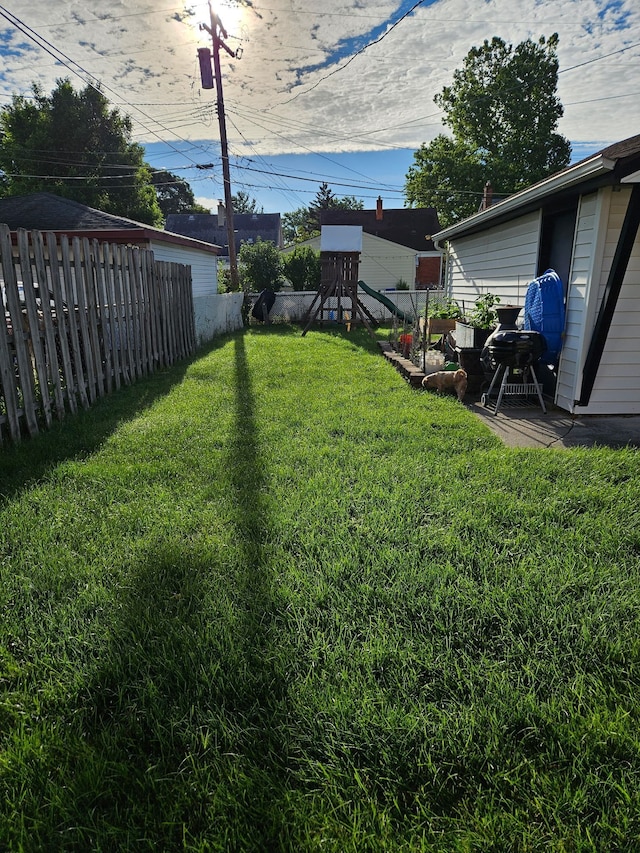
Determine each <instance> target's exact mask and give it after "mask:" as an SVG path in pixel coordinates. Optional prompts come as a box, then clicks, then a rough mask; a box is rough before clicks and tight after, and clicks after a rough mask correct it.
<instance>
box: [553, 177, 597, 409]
mask: <svg viewBox="0 0 640 853" xmlns="http://www.w3.org/2000/svg"><path fill="white" fill-rule="evenodd" d="M609 196H610V190H609V189H605V190H602V191H601V192H600V193H591V194H589V195H587V196H582V197H581V198H580V202H579V204H578V210H577V214H576V228H575V237H574V242H573V256H572V259H571V271H570V273H569V286H568V292H567V303H566V320H565V332H564V340H563V344H562V352H561V354H560V363H559V365H558V384H557V387H556V402H557V404H558V405H559V406H561V407H562V408H563V409H567V410H568V411H572V410H573V408H574V403H575V400H576V398H577V397H578V396H579V394H580V388H579V387H578V386H579V382H581V381H582V365H583V363H584V359H585V358H586V346H588V335H587V336H585V329H591V328H593V323H594V309H593V307H591V306H590V302H591V300H590V294H591V291H592V288H593V287H594V286H595V287H597V286H598V282H599V262H598V261H597V259H598V258H599V257H601V255H602V246H603V244H604V228H603V226H602V224H601V223H606V217H607V211H608V203H609ZM594 281H595V285H594V284H593V282H594ZM585 340H587V344H586V346H585Z"/></svg>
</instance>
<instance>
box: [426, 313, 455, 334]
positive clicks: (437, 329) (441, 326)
mask: <svg viewBox="0 0 640 853" xmlns="http://www.w3.org/2000/svg"><path fill="white" fill-rule="evenodd" d="M455 327H456V321H455V320H445V319H439V318H437V317H428V318H427V338H428V339H429V340H430V339H431V335H446V334H447V332H452V331H453V330H454V329H455Z"/></svg>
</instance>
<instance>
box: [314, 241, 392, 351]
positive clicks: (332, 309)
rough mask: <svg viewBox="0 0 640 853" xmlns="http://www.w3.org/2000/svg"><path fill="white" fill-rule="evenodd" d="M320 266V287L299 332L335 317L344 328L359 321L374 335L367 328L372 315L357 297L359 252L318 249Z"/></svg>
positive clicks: (370, 330) (373, 322)
mask: <svg viewBox="0 0 640 853" xmlns="http://www.w3.org/2000/svg"><path fill="white" fill-rule="evenodd" d="M320 266H321V278H320V287H319V288H318V290H317V292H316V295H315V296H314V297H313V301H312V302H311V305H310V306H309V310H308V311H307V314H306V315H305V318H304V319H305V327H304V329H303V331H302V334H303V335H306V333H307V331H308V330H309V327H310V326H311V325H312V324H313V323H315V322H319V323H323V322H324V321H325V320H329V319H331V320H333V319H335V320H337V321H338V322H346V323H347V326H348V327H350V324H351V323H357V322H358V321H361V322H362V323H363V324H364V325H365V326H366V328H367V329H368V330H369V332H370V334H371V335H372V336H373V337H375V336H374V334H373V329H372V328H371V324H374V325H375V322H376V321H375V318H374V317H373V315H372V314H371V313H370V311H369V310H368V309H367V308H366V306H365V305H363V304H362V302H361V301H360V299H359V298H358V269H359V266H360V252H342V251H321V252H320ZM347 301H348V303H349V307H348V308H347V307H346V302H347Z"/></svg>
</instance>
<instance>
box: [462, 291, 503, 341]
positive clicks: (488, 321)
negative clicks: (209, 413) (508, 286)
mask: <svg viewBox="0 0 640 853" xmlns="http://www.w3.org/2000/svg"><path fill="white" fill-rule="evenodd" d="M499 302H500V298H499V297H498V296H495V295H494V294H493V293H484V294H483V295H482V296H479V297H478V298H477V299H476V301H475V305H474V307H473V309H472V310H471V311H469V313H468V314H465V316H464V318H463V319H461V320H457V321H456V345H457V346H458V348H460V349H482V347H483V346H484V344H485V341H486V340H487V338H488V337H489V335H490V334H491V332H492V331H493V330H494V329H495V327H496V324H497V321H498V315H497V313H496V308H495V306H496V305H498V303H499Z"/></svg>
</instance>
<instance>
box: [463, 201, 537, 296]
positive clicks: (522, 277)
mask: <svg viewBox="0 0 640 853" xmlns="http://www.w3.org/2000/svg"><path fill="white" fill-rule="evenodd" d="M539 233H540V214H539V213H537V212H536V213H531V214H528V215H527V216H521V217H519V218H518V219H516V220H514V221H513V222H509V223H506V224H504V225H499V226H496V227H495V228H491V229H489V230H488V231H485V232H483V233H482V234H477V235H472V236H470V237H466V238H464V237H463V238H460V239H459V240H456V239H455V238H454V239H453V240H452V242H451V247H450V248H451V254H450V258H449V266H448V269H447V290H448V291H449V292H450V293H451V295H452V296H453V298H454V299H456V300H457V301H458V302H459V303H463V304H464V305H465V306H467V305H468V306H469V307H470V306H471V305H472V304H473V303H474V302H475V300H476V299H477V298H478V296H481V295H482V294H483V293H494V294H495V295H496V296H499V297H500V301H501V302H502V303H503V304H509V303H515V304H518V305H524V298H525V296H526V293H527V287H528V286H529V283H530V282H531V280H532V279H533V278H534V277H535V274H536V264H537V259H538V242H539Z"/></svg>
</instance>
